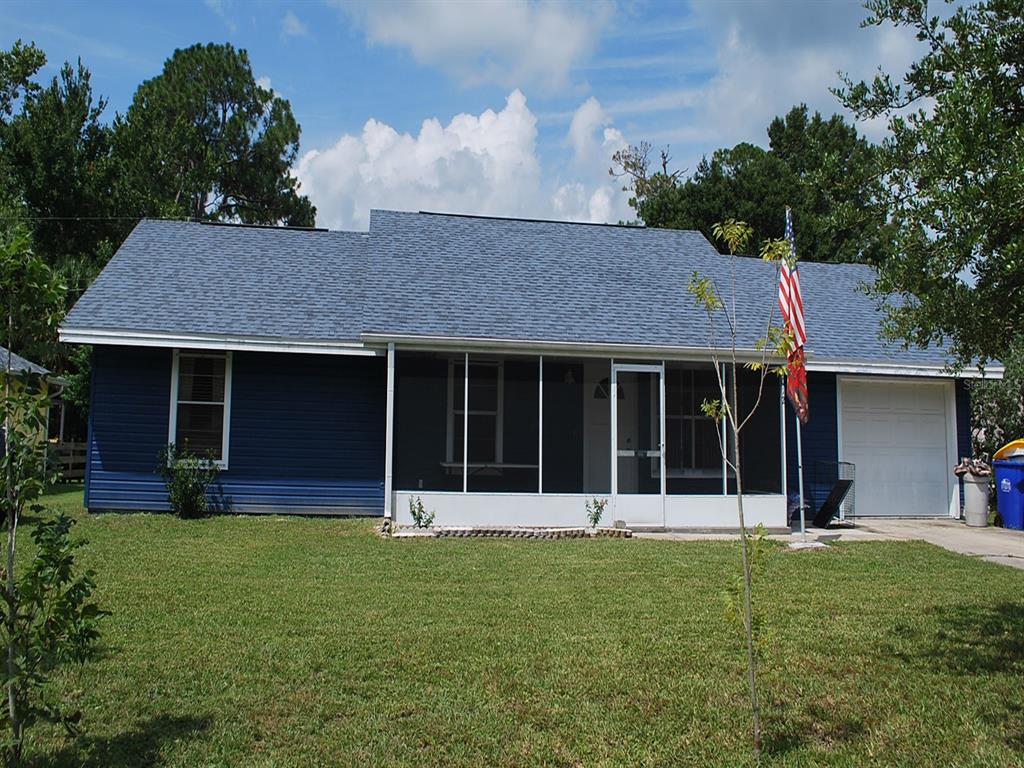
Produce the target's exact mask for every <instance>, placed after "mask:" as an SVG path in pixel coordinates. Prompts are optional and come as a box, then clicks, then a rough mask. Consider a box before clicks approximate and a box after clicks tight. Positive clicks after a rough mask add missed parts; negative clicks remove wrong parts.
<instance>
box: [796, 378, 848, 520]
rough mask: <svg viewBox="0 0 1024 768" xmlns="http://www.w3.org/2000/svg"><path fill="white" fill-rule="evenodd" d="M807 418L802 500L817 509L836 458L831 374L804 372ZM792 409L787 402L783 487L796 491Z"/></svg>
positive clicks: (803, 435)
mask: <svg viewBox="0 0 1024 768" xmlns="http://www.w3.org/2000/svg"><path fill="white" fill-rule="evenodd" d="M807 389H808V397H809V403H808V407H809V410H810V420H809V421H808V422H807V424H806V425H804V427H803V431H802V433H801V438H802V441H803V445H802V447H803V457H804V502H805V503H806V504H809V505H810V507H811V509H812V510H815V511H816V510H817V509H818V507H820V506H821V504H822V502H824V501H825V498H826V497H827V496H828V494H829V492H830V491H831V490H832V483H833V479H834V474H835V467H834V463H835V462H837V461H838V460H839V426H838V425H839V418H838V414H837V412H836V376H835V374H834V373H814V372H810V373H808V374H807ZM795 426H796V425H795V419H794V417H793V409H792V407H790V405H789V404H788V403H787V404H786V488H787V493H789V494H790V495H793V494H796V493H798V492H799V490H798V483H797V465H796V428H795Z"/></svg>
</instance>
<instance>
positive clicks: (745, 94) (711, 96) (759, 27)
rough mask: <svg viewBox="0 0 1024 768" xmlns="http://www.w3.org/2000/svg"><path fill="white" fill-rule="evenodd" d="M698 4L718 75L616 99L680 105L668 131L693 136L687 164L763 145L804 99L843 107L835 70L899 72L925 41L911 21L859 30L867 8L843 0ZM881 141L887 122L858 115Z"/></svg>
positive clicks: (815, 106)
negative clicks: (775, 123)
mask: <svg viewBox="0 0 1024 768" xmlns="http://www.w3.org/2000/svg"><path fill="white" fill-rule="evenodd" d="M695 13H696V16H697V18H698V19H699V20H700V21H701V26H702V27H703V28H704V29H705V30H707V32H708V34H709V35H710V36H711V38H712V41H713V43H714V44H715V46H716V51H717V53H716V56H715V63H716V65H717V72H716V74H715V75H714V76H713V77H712V78H711V79H710V81H708V82H707V83H705V84H703V85H699V86H694V87H693V88H690V89H682V90H679V91H675V92H667V93H665V94H661V95H648V96H642V97H640V98H639V99H637V100H636V103H633V104H630V103H620V104H614V105H610V107H609V111H610V112H612V113H613V114H615V115H620V114H623V113H627V114H628V113H632V112H636V111H640V112H642V111H645V109H644V108H647V109H648V110H649V111H657V110H658V109H660V108H661V107H666V108H671V107H672V106H676V107H677V108H678V109H679V110H681V111H682V112H683V114H685V122H684V121H679V123H678V125H676V126H674V128H673V129H672V130H671V131H662V132H661V134H662V136H667V135H670V134H672V133H675V135H676V136H677V137H678V139H677V141H682V142H683V143H684V144H686V145H688V149H687V151H688V152H689V153H690V155H689V156H688V157H680V158H679V160H680V161H681V162H680V165H681V166H682V167H686V166H688V167H690V168H691V169H692V168H693V167H694V166H695V164H696V161H697V160H698V159H699V157H700V155H701V154H710V152H711V151H713V150H714V149H716V148H718V147H729V146H733V145H734V144H736V143H738V142H740V141H750V142H754V143H757V144H761V145H766V144H767V135H766V133H765V130H766V128H767V126H768V124H769V123H770V122H771V120H772V118H774V117H775V116H777V115H781V114H785V113H786V112H788V111H789V109H790V107H792V106H794V105H796V104H800V103H806V104H807V106H808V108H809V109H810V110H811V111H814V110H818V111H820V112H822V113H823V114H825V115H831V114H833V113H836V112H840V113H841V112H843V108H842V105H841V104H840V103H839V101H838V100H837V99H836V98H835V96H833V95H832V94H831V93H830V92H829V88H831V87H835V86H837V85H839V78H838V75H837V72H840V71H842V72H849V73H850V74H851V75H852V76H853V77H855V78H868V79H870V78H871V77H872V76H873V74H874V71H875V69H876V68H877V67H878V66H879V65H881V66H882V67H883V68H885V69H887V70H890V71H894V72H902V71H903V70H904V69H905V68H906V66H907V65H908V64H909V63H910V62H911V61H913V60H914V58H916V56H915V54H916V53H917V52H919V45H920V44H919V43H917V42H916V41H915V40H914V37H913V34H912V33H909V32H907V31H906V30H896V29H893V28H891V27H882V28H874V27H872V28H868V29H862V28H861V27H860V26H859V24H860V21H861V20H862V19H863V18H864V16H865V15H866V12H865V11H864V9H863V8H862V7H861V6H860V4H858V3H851V2H846V1H845V0H803V2H794V1H793V0H774V1H771V2H769V1H767V0H766V1H764V2H759V3H743V4H733V3H718V2H708V1H707V0H704V1H703V2H698V3H697V4H696V5H695ZM859 127H860V129H861V130H862V131H864V132H865V133H866V134H867V135H868V136H869V138H872V139H874V140H878V139H879V138H881V136H882V133H883V131H884V123H883V122H881V121H874V122H872V123H865V124H861V125H860V126H859Z"/></svg>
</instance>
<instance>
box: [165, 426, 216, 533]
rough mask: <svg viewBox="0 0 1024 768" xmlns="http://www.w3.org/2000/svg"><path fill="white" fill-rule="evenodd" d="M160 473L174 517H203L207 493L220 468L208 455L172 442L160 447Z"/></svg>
mask: <svg viewBox="0 0 1024 768" xmlns="http://www.w3.org/2000/svg"><path fill="white" fill-rule="evenodd" d="M158 470H159V472H160V475H161V476H162V477H163V479H164V484H165V485H166V486H167V500H168V502H169V503H170V505H171V509H172V510H173V511H174V514H176V515H177V516H178V517H182V518H193V517H203V516H205V515H207V514H209V512H210V502H209V500H208V499H207V493H208V492H209V489H210V486H211V485H212V484H213V481H214V480H216V479H217V473H218V472H219V471H220V470H219V468H218V467H217V464H216V462H215V461H214V458H213V456H212V455H209V454H208V455H206V456H196V455H195V454H194V453H191V452H190V451H189V450H188V447H187V446H186V447H185V448H181V449H178V448H177V447H176V446H175V445H174V443H168V445H167V447H166V448H164V449H163V450H162V451H160V466H159V468H158Z"/></svg>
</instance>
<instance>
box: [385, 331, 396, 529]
mask: <svg viewBox="0 0 1024 768" xmlns="http://www.w3.org/2000/svg"><path fill="white" fill-rule="evenodd" d="M394 446H395V343H394V342H393V341H389V342H388V383H387V405H386V406H385V417H384V519H385V520H391V519H392V518H393V517H394V510H393V509H392V507H393V506H394V499H393V498H392V485H393V483H394V480H393V476H392V464H393V463H394V455H395V451H394Z"/></svg>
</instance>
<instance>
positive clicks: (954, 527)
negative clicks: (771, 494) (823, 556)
mask: <svg viewBox="0 0 1024 768" xmlns="http://www.w3.org/2000/svg"><path fill="white" fill-rule="evenodd" d="M635 535H636V536H637V537H639V538H647V537H650V538H658V539H672V540H676V541H708V540H716V539H718V540H722V539H732V538H735V534H731V533H684V532H679V533H674V532H666V533H637V534H635ZM770 538H772V539H775V540H776V541H782V542H785V543H787V544H790V543H795V542H798V541H800V531H799V527H797V528H796V529H794V531H793V532H792V533H788V534H786V533H782V534H773V535H771V536H770ZM807 540H808V541H820V542H822V543H824V544H831V543H833V542H836V541H881V540H890V541H910V540H921V541H927V542H928V543H929V544H935V545H936V546H939V547H942V548H943V549H948V550H949V551H950V552H958V553H960V554H962V555H968V556H970V557H980V558H982V559H983V560H988V561H989V562H992V563H1000V564H1001V565H1008V566H1010V567H1011V568H1019V569H1020V570H1024V531H1011V530H1009V529H1007V528H968V527H967V526H966V525H965V524H964V523H963V521H961V520H949V519H917V520H914V519H885V518H861V519H859V520H858V521H857V524H856V527H850V528H847V527H842V528H828V529H823V528H808V529H807Z"/></svg>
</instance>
